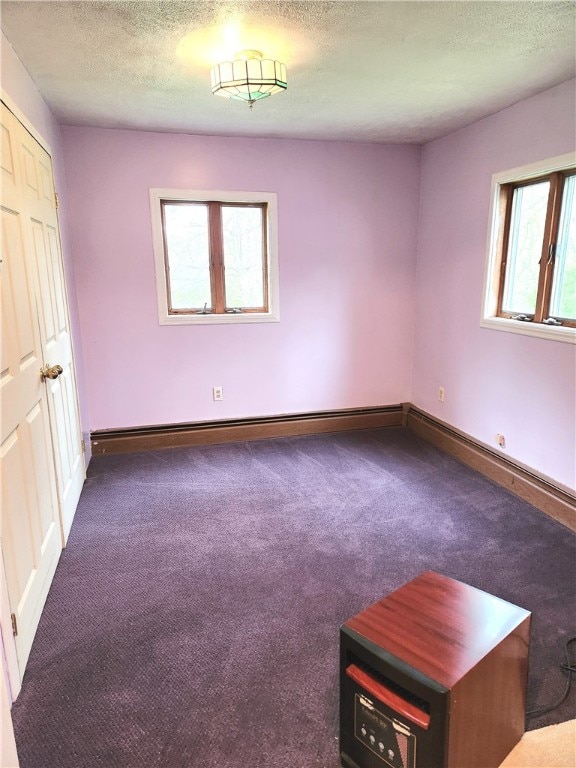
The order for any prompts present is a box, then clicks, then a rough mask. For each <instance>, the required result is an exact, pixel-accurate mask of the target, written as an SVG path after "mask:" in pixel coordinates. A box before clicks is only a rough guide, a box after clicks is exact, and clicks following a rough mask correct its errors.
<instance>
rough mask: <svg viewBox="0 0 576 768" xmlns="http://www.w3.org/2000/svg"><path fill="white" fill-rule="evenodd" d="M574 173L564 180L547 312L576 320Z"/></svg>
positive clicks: (575, 207)
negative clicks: (550, 296)
mask: <svg viewBox="0 0 576 768" xmlns="http://www.w3.org/2000/svg"><path fill="white" fill-rule="evenodd" d="M575 189H576V176H568V178H567V179H566V181H565V182H564V192H563V194H562V208H561V212H560V227H559V229H558V243H557V246H556V264H555V266H554V278H553V281H552V298H551V302H550V315H551V316H552V317H564V318H566V319H571V320H576V206H575V205H574V191H575Z"/></svg>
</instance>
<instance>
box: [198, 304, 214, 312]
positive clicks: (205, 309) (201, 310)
mask: <svg viewBox="0 0 576 768" xmlns="http://www.w3.org/2000/svg"><path fill="white" fill-rule="evenodd" d="M212 311H213V310H212V308H210V309H208V302H205V303H204V307H203V308H202V309H199V310H198V312H196V314H197V315H211V314H212Z"/></svg>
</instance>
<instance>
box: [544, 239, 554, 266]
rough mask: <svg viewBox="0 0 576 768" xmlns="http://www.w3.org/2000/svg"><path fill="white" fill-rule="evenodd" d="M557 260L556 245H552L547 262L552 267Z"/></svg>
mask: <svg viewBox="0 0 576 768" xmlns="http://www.w3.org/2000/svg"><path fill="white" fill-rule="evenodd" d="M555 258H556V243H550V248H548V261H547V262H546V264H547V266H550V264H554V259H555Z"/></svg>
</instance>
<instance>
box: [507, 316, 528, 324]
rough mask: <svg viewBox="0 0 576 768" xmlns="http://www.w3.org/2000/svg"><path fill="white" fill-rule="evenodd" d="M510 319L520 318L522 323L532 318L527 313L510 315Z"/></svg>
mask: <svg viewBox="0 0 576 768" xmlns="http://www.w3.org/2000/svg"><path fill="white" fill-rule="evenodd" d="M512 320H520V321H521V322H523V323H531V322H532V318H531V317H529V316H528V315H512Z"/></svg>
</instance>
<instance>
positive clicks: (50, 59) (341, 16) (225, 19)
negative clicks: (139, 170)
mask: <svg viewBox="0 0 576 768" xmlns="http://www.w3.org/2000/svg"><path fill="white" fill-rule="evenodd" d="M0 12H1V25H2V30H3V32H4V34H5V36H6V37H7V39H8V40H9V42H10V44H11V45H12V46H13V48H14V50H15V51H16V53H17V55H18V56H19V58H20V59H21V61H22V62H23V64H24V66H25V67H26V69H27V70H28V72H29V73H30V75H31V76H32V79H33V80H34V82H35V83H36V86H37V87H38V89H39V91H40V92H41V94H42V95H43V96H44V98H45V100H46V101H47V103H48V104H49V106H50V107H51V109H52V111H53V112H54V114H55V115H56V117H57V118H58V120H59V121H60V122H62V123H64V124H67V125H93V126H104V127H123V128H136V129H145V130H157V131H176V132H182V133H203V134H216V135H228V136H230V135H240V136H282V137H296V138H312V139H345V140H353V141H354V140H356V141H378V142H416V143H421V142H424V141H428V140H430V139H433V138H437V137H438V136H442V135H444V134H446V133H449V132H450V131H452V130H455V129H457V128H460V127H462V126H464V125H468V124H469V123H472V122H474V121H475V120H478V119H479V118H481V117H484V116H486V115H489V114H491V113H493V112H496V111H497V110H499V109H502V108H503V107H506V106H508V105H510V104H512V103H514V102H516V101H519V100H520V99H523V98H526V97H527V96H531V95H533V94H535V93H538V92H539V91H542V90H545V89H546V88H549V87H551V86H553V85H556V84H558V83H560V82H563V81H565V80H568V79H569V78H571V77H574V75H575V53H574V52H575V49H576V39H575V4H574V2H572V0H570V1H565V2H554V1H553V0H546V1H545V2H538V1H533V0H530V1H528V2H523V1H522V0H518V1H516V0H514V1H512V2H505V1H501V0H498V1H496V2H490V1H487V0H484V1H482V2H475V0H463V1H461V2H447V1H444V0H439V1H436V2H434V1H432V0H430V1H428V2H403V1H402V0H388V1H385V2H378V1H375V2H371V1H370V0H365V1H364V2H257V1H256V0H249V1H246V2H242V1H239V2H225V1H224V2H212V1H210V0H205V1H202V2H189V1H188V0H160V1H159V2H158V1H156V0H140V2H129V1H128V2H125V1H123V2H116V1H115V0H110V1H109V2H91V1H90V0H79V1H77V0H68V1H67V2H58V1H56V2H52V1H49V0H44V1H43V2H34V1H30V0H23V1H20V2H2V3H1V4H0ZM245 48H255V49H258V50H260V51H262V52H263V54H264V56H265V57H271V58H277V59H280V60H281V61H283V62H284V63H285V64H286V65H287V68H288V90H287V91H286V92H285V93H282V94H279V95H276V96H272V97H271V98H269V99H265V100H264V101H261V102H260V103H258V104H256V105H255V106H254V108H253V110H249V109H248V107H247V106H246V105H244V104H242V103H239V102H233V101H229V100H228V99H221V98H216V97H214V96H213V95H212V94H211V92H210V67H211V65H212V64H214V63H216V62H217V61H220V60H224V59H230V58H233V56H234V54H235V53H236V52H237V51H238V50H242V49H245Z"/></svg>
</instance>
